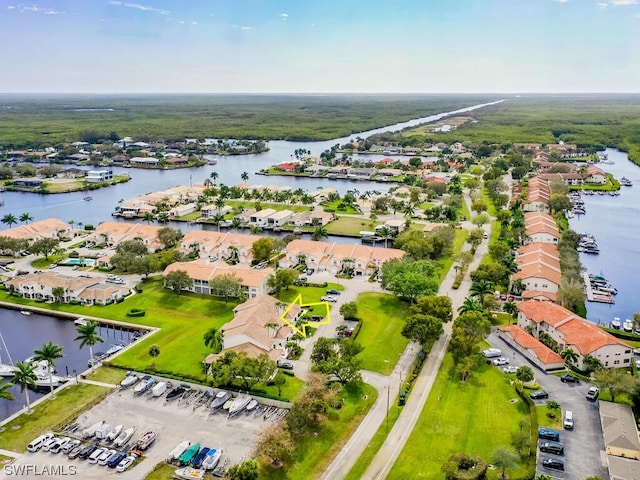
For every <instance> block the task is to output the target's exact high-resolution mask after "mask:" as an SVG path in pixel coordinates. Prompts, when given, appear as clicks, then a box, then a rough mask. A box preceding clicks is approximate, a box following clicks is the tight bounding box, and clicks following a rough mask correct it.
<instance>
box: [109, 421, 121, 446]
mask: <svg viewBox="0 0 640 480" xmlns="http://www.w3.org/2000/svg"><path fill="white" fill-rule="evenodd" d="M123 428H124V425H116V426H115V427H113V429H112V430H111V431H110V432H109V433H108V434H107V441H108V442H113V441H114V440H115V439H116V438H118V435H120V432H122V429H123Z"/></svg>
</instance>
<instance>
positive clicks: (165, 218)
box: [158, 212, 169, 225]
mask: <svg viewBox="0 0 640 480" xmlns="http://www.w3.org/2000/svg"><path fill="white" fill-rule="evenodd" d="M158 222H159V223H162V224H165V225H166V224H167V223H168V222H169V214H168V213H167V212H160V213H159V214H158Z"/></svg>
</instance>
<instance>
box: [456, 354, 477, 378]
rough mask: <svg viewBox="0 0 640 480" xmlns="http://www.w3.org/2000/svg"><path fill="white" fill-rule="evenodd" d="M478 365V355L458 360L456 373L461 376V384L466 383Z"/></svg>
mask: <svg viewBox="0 0 640 480" xmlns="http://www.w3.org/2000/svg"><path fill="white" fill-rule="evenodd" d="M477 365H478V355H468V356H466V357H463V358H461V359H459V360H458V362H457V363H456V373H457V374H458V375H460V382H461V383H464V382H466V381H467V380H468V379H469V377H471V374H472V372H473V369H474V368H475V367H476V366H477Z"/></svg>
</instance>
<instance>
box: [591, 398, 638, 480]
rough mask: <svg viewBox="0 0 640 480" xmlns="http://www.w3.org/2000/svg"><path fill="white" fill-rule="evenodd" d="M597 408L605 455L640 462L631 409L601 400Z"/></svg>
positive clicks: (636, 434)
mask: <svg viewBox="0 0 640 480" xmlns="http://www.w3.org/2000/svg"><path fill="white" fill-rule="evenodd" d="M598 406H599V408H598V410H599V412H600V423H601V425H602V435H603V437H604V448H605V450H606V452H607V455H612V456H615V457H622V458H628V459H633V460H636V461H637V460H640V437H638V429H637V427H636V419H635V416H634V415H633V410H632V409H631V407H630V406H628V405H622V404H619V403H613V402H605V401H603V400H600V401H599V402H598ZM636 463H638V462H636ZM638 467H640V463H638ZM638 471H640V470H638Z"/></svg>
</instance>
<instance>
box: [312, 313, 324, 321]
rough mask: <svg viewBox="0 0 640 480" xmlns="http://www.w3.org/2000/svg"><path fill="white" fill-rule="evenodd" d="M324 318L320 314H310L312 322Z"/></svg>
mask: <svg viewBox="0 0 640 480" xmlns="http://www.w3.org/2000/svg"><path fill="white" fill-rule="evenodd" d="M323 319H324V317H323V316H322V315H311V321H312V322H321V321H322V320H323Z"/></svg>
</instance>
